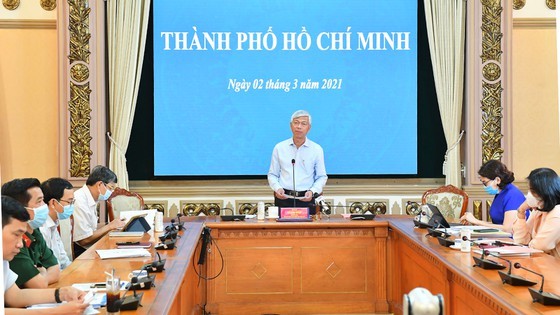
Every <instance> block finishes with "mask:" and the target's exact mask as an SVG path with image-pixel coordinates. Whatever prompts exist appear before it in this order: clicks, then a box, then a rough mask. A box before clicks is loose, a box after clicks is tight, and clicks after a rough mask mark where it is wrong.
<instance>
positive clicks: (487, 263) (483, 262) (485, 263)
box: [462, 236, 506, 270]
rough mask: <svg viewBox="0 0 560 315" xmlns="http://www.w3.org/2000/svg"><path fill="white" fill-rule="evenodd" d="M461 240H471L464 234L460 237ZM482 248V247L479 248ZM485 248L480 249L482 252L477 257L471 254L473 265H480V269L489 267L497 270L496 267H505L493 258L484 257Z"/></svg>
mask: <svg viewBox="0 0 560 315" xmlns="http://www.w3.org/2000/svg"><path fill="white" fill-rule="evenodd" d="M462 240H463V241H468V242H472V240H470V239H468V238H467V237H466V236H463V238H462ZM478 248H480V245H478ZM481 249H482V248H481ZM487 252H488V251H487V250H484V249H482V253H481V255H480V258H479V257H476V256H473V257H472V258H473V260H474V265H473V267H480V268H482V269H491V270H498V269H505V268H506V266H504V265H502V264H500V263H497V262H495V261H493V260H490V259H486V255H485V253H487Z"/></svg>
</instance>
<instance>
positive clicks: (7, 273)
mask: <svg viewBox="0 0 560 315" xmlns="http://www.w3.org/2000/svg"><path fill="white" fill-rule="evenodd" d="M2 268H3V269H4V270H3V272H4V293H5V292H6V291H7V290H8V289H9V288H11V287H12V286H13V285H14V284H15V283H16V280H17V277H18V276H17V274H16V273H15V272H13V271H12V270H11V269H10V264H9V263H8V261H7V260H4V263H3V264H2Z"/></svg>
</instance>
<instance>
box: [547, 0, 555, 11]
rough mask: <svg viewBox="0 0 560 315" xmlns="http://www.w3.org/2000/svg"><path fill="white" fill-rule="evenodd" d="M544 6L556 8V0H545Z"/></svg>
mask: <svg viewBox="0 0 560 315" xmlns="http://www.w3.org/2000/svg"><path fill="white" fill-rule="evenodd" d="M546 6H547V7H548V8H549V9H551V10H556V0H546Z"/></svg>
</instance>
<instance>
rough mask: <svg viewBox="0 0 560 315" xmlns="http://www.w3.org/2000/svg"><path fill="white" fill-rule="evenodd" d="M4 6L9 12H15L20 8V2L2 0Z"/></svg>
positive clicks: (17, 0)
mask: <svg viewBox="0 0 560 315" xmlns="http://www.w3.org/2000/svg"><path fill="white" fill-rule="evenodd" d="M2 4H3V5H4V8H6V9H8V10H15V9H17V8H18V7H19V0H2Z"/></svg>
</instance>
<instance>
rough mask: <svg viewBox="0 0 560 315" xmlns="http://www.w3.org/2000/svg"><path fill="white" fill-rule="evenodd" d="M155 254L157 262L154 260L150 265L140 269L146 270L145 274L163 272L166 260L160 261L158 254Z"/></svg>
mask: <svg viewBox="0 0 560 315" xmlns="http://www.w3.org/2000/svg"><path fill="white" fill-rule="evenodd" d="M156 254H157V256H158V260H154V261H153V262H152V263H151V264H146V265H144V267H142V269H143V270H146V272H148V271H151V272H162V271H164V270H165V268H164V267H165V261H166V259H164V260H162V259H161V256H160V254H159V253H158V252H156Z"/></svg>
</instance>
